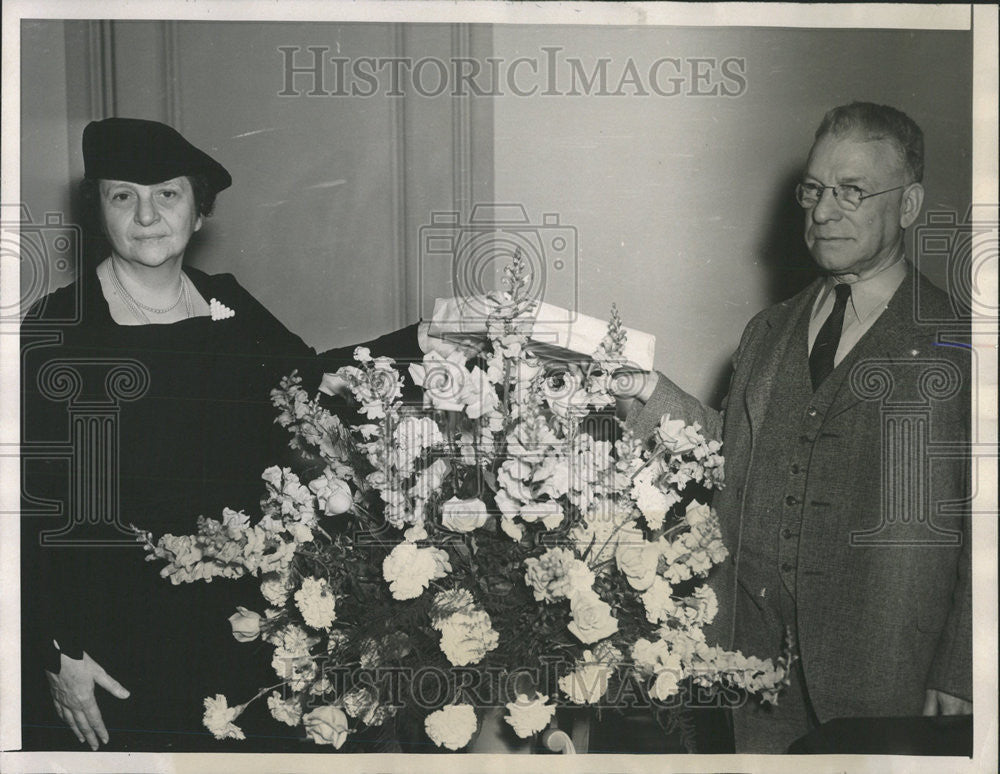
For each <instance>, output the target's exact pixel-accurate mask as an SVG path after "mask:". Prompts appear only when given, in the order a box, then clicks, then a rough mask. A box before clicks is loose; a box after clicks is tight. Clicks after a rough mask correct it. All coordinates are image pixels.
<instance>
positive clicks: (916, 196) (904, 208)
mask: <svg viewBox="0 0 1000 774" xmlns="http://www.w3.org/2000/svg"><path fill="white" fill-rule="evenodd" d="M923 206H924V187H923V186H922V185H920V183H910V185H908V186H906V188H905V189H903V198H902V201H900V206H899V227H900V228H909V227H910V226H912V225H913V222H914V221H915V220H916V219H917V216H918V215H919V214H920V209H921V207H923Z"/></svg>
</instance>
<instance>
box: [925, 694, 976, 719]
mask: <svg viewBox="0 0 1000 774" xmlns="http://www.w3.org/2000/svg"><path fill="white" fill-rule="evenodd" d="M971 714H972V702H971V701H966V700H965V699H960V698H958V697H957V696H952V695H951V694H950V693H945V692H944V691H938V690H935V689H933V688H928V689H927V694H926V698H925V699H924V715H971Z"/></svg>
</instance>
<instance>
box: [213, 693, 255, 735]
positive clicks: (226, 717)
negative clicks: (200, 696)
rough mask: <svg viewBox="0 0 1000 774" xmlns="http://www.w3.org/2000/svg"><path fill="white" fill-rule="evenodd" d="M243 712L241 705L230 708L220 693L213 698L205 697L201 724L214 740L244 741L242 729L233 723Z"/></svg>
mask: <svg viewBox="0 0 1000 774" xmlns="http://www.w3.org/2000/svg"><path fill="white" fill-rule="evenodd" d="M242 711H243V705H239V706H236V707H230V706H229V703H228V702H227V700H226V697H225V696H223V695H222V694H221V693H217V694H215V698H214V699H213V698H211V697H205V714H204V716H203V717H202V723H204V724H205V728H207V729H208V730H209V731H211V732H212V736H214V737H215V738H216V739H246V736H244V734H243V729H241V728H240V727H239V726H237V725H236V724H235V723H233V721H234V720H236V718H238V717H239V716H240V713H241V712H242Z"/></svg>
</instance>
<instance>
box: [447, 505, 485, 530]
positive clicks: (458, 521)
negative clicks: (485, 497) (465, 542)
mask: <svg viewBox="0 0 1000 774" xmlns="http://www.w3.org/2000/svg"><path fill="white" fill-rule="evenodd" d="M488 518H489V513H488V512H487V511H486V503H484V502H483V501H482V500H480V499H479V498H472V499H470V500H459V499H458V498H457V497H452V498H451V499H450V500H448V501H447V502H445V503H443V504H442V505H441V526H443V527H444V528H445V529H450V530H452V531H453V532H472V530H474V529H479V528H480V527H481V526H483V525H484V524H485V523H486V520H487V519H488Z"/></svg>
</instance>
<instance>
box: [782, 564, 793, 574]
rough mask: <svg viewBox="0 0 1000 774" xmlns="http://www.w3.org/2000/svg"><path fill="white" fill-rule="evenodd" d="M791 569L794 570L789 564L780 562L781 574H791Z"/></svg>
mask: <svg viewBox="0 0 1000 774" xmlns="http://www.w3.org/2000/svg"><path fill="white" fill-rule="evenodd" d="M793 569H795V568H794V567H793V566H792V563H791V562H782V563H781V571H782V572H791V571H792V570H793Z"/></svg>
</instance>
